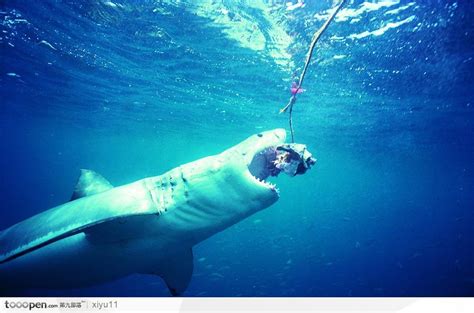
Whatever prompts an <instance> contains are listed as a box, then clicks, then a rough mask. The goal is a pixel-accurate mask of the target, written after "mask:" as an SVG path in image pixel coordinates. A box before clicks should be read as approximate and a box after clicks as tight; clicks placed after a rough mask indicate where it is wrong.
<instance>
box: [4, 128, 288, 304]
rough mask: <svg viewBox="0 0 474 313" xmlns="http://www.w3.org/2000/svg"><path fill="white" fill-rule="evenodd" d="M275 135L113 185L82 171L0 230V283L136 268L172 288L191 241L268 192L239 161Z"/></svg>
mask: <svg viewBox="0 0 474 313" xmlns="http://www.w3.org/2000/svg"><path fill="white" fill-rule="evenodd" d="M285 138H286V133H285V131H284V130H283V129H275V130H272V131H267V132H263V133H260V134H256V135H253V136H251V137H249V138H248V139H246V140H244V141H243V142H241V143H239V144H237V145H236V146H233V147H231V148H229V149H227V150H225V151H224V152H222V153H220V154H217V155H214V156H209V157H205V158H202V159H199V160H197V161H194V162H191V163H187V164H184V165H181V166H178V167H177V168H174V169H172V170H170V171H168V172H166V173H164V174H163V175H160V176H155V177H149V178H144V179H141V180H139V181H136V182H133V183H131V184H127V185H124V186H119V187H113V186H112V185H111V184H110V183H109V182H108V181H107V180H105V179H104V178H103V177H102V176H100V175H99V174H97V173H95V172H93V171H88V170H82V173H81V176H80V178H79V181H78V183H77V185H76V188H75V190H74V193H73V196H72V198H71V201H70V202H67V203H65V204H62V205H59V206H57V207H54V208H52V209H49V210H47V211H44V212H42V213H40V214H37V215H35V216H33V217H31V218H29V219H26V220H24V221H22V222H20V223H18V224H15V225H13V226H11V227H10V228H8V229H6V230H3V231H2V232H0V290H2V291H3V292H6V293H8V292H9V291H10V293H13V292H14V290H22V289H28V288H47V289H67V288H80V287H86V286H91V285H95V284H100V283H104V282H107V281H111V280H114V279H118V278H121V277H124V276H127V275H130V274H134V273H143V274H155V275H158V276H160V277H161V278H163V279H164V281H165V283H166V285H167V286H168V288H169V290H170V292H171V294H172V295H180V294H182V293H183V292H184V291H185V289H186V287H187V286H188V283H189V281H190V279H191V276H192V271H193V253H192V247H193V246H194V245H196V244H197V243H199V242H201V241H203V240H205V239H206V238H208V237H210V236H212V235H214V234H216V233H217V232H220V231H222V230H224V229H226V228H228V227H229V226H231V225H233V224H235V223H237V222H239V221H241V220H243V219H245V218H246V217H248V216H250V215H252V214H254V213H255V212H257V211H260V210H262V209H265V208H267V207H269V206H270V205H272V204H273V203H275V202H276V201H277V200H278V198H279V195H278V190H277V189H276V187H275V186H274V185H272V184H271V183H267V182H265V181H264V180H263V179H260V178H257V177H255V176H254V175H252V173H251V172H250V171H249V166H250V164H251V162H252V160H253V159H254V157H255V156H256V155H258V154H259V153H262V151H265V149H269V148H272V147H275V146H277V145H281V144H283V143H284V141H285ZM253 167H256V166H253Z"/></svg>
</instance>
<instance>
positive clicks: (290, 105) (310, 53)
mask: <svg viewBox="0 0 474 313" xmlns="http://www.w3.org/2000/svg"><path fill="white" fill-rule="evenodd" d="M344 2H345V0H341V2H339V4H338V5H337V6H336V8H335V9H334V11H333V12H332V13H331V15H329V18H328V19H327V20H326V22H324V24H323V26H321V28H320V29H319V30H318V31H317V32H316V33H315V34H314V35H313V39H312V40H311V44H310V46H309V50H308V54H307V55H306V62H305V64H304V68H303V72H302V73H301V76H300V79H299V80H298V85H297V87H296V89H295V91H294V92H293V91H292V95H291V98H290V101H289V102H288V104H287V105H286V106H285V107H283V108H282V109H280V113H284V112H286V111H287V110H288V109H289V117H288V122H289V124H290V131H291V142H292V143H294V142H295V135H294V130H293V105H294V104H295V102H296V95H297V94H298V91H300V90H301V86H302V85H303V80H304V76H305V75H306V71H307V70H308V66H309V62H310V61H311V57H312V56H313V50H314V47H315V46H316V43H317V42H318V40H319V38H320V37H321V35H322V34H323V32H324V31H325V30H326V28H328V26H329V23H331V21H332V20H333V19H334V17H335V16H336V14H337V12H339V10H340V9H341V7H342V5H343V4H344Z"/></svg>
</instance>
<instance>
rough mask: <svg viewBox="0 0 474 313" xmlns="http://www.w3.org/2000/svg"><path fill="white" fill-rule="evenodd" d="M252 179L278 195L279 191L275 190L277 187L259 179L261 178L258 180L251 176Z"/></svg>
mask: <svg viewBox="0 0 474 313" xmlns="http://www.w3.org/2000/svg"><path fill="white" fill-rule="evenodd" d="M252 177H253V178H254V179H255V180H256V181H258V182H259V183H260V184H262V185H264V186H265V187H267V188H270V189H271V190H273V191H275V192H276V193H277V194H278V195H279V194H280V190H279V189H278V188H277V186H276V185H275V184H273V183H271V182H267V181H266V180H264V179H261V178H258V177H255V176H253V175H252Z"/></svg>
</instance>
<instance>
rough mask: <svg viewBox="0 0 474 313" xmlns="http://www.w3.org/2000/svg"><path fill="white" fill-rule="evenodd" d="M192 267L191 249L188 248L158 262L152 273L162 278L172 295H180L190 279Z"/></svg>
mask: <svg viewBox="0 0 474 313" xmlns="http://www.w3.org/2000/svg"><path fill="white" fill-rule="evenodd" d="M193 267H194V264H193V251H192V249H188V250H185V251H182V252H180V253H178V254H176V255H174V256H173V257H171V258H167V259H166V261H164V262H160V264H159V266H158V269H157V270H156V271H152V274H156V275H159V276H160V277H161V278H163V280H164V281H165V283H166V286H168V289H169V291H170V293H171V294H172V295H173V296H180V295H181V294H182V293H183V292H184V291H185V290H186V288H187V287H188V285H189V282H190V281H191V276H192V275H193Z"/></svg>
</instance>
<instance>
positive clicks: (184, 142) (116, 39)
mask: <svg viewBox="0 0 474 313" xmlns="http://www.w3.org/2000/svg"><path fill="white" fill-rule="evenodd" d="M334 5H335V3H333V1H305V2H304V3H303V2H297V1H296V0H293V1H292V2H291V1H290V2H286V1H276V0H274V1H270V0H256V1H230V0H228V1H226V0H222V1H218V0H203V1H158V0H154V1H149V0H143V1H125V0H112V1H101V0H96V1H90V0H84V1H66V0H64V1H59V0H58V1H54V0H42V1H9V0H3V1H0V48H1V55H0V56H1V61H0V62H1V63H0V89H1V94H0V96H1V101H0V145H1V153H0V170H1V173H2V174H1V179H0V193H1V204H0V207H1V209H0V210H1V211H0V229H5V228H7V227H9V226H11V225H12V224H14V223H17V222H19V221H21V220H23V219H25V218H28V217H30V216H32V215H34V214H36V213H39V212H41V211H44V210H46V209H48V208H51V207H53V206H56V205H59V204H61V203H64V202H66V201H68V200H69V198H70V196H71V193H72V190H73V187H74V184H75V182H76V179H77V177H78V175H79V169H81V168H87V169H93V170H95V171H97V172H98V173H100V174H102V175H103V176H104V177H106V178H107V179H108V180H109V181H110V182H111V183H112V184H114V185H121V184H126V183H129V182H132V181H135V180H138V179H141V178H144V177H148V176H155V175H159V174H162V173H163V172H164V171H166V170H169V169H171V168H174V167H176V166H178V165H180V164H183V163H186V162H189V161H193V160H195V159H197V158H200V157H204V156H207V155H211V154H215V153H218V152H220V151H222V150H224V149H225V148H227V147H230V146H232V145H234V144H236V143H238V142H239V141H241V140H243V139H245V138H246V137H248V136H249V135H251V134H254V133H258V132H260V131H263V130H268V129H273V128H277V127H285V128H287V129H288V127H287V126H288V116H287V115H286V114H278V110H279V109H280V108H281V107H283V106H284V105H285V104H286V103H287V101H288V99H289V97H290V91H289V88H290V86H291V82H292V81H294V79H295V78H296V77H298V76H299V74H300V73H301V70H302V67H303V65H304V61H305V55H306V52H307V49H308V46H309V43H310V41H311V38H312V36H313V34H314V33H315V32H316V31H317V30H318V29H319V27H320V26H321V25H322V24H323V23H324V21H325V19H326V18H327V16H328V13H329V12H330V11H328V10H329V9H330V8H331V7H333V6H334ZM473 16H474V4H472V3H470V2H469V1H459V2H457V1H441V0H440V1H403V0H400V1H398V0H381V1H367V2H363V1H358V0H357V1H356V0H354V1H346V4H345V6H344V7H343V9H342V10H341V11H340V12H339V14H338V16H337V17H336V18H335V20H334V21H333V22H332V23H331V24H330V25H329V28H328V29H327V30H326V32H325V33H324V34H323V36H322V38H321V40H320V41H319V42H318V44H317V46H316V50H315V53H314V55H313V59H312V62H311V65H310V67H309V69H308V73H307V74H306V79H305V82H304V86H303V88H304V89H306V92H304V93H302V94H300V95H298V101H297V102H296V104H295V109H294V117H293V118H294V124H295V140H296V142H300V143H304V144H306V145H307V146H308V148H309V150H310V151H311V152H312V153H313V154H314V156H315V157H316V158H317V159H318V162H317V164H316V166H315V167H314V168H313V169H311V171H309V172H308V173H307V174H305V175H304V176H298V177H295V178H289V177H278V179H276V180H274V182H276V183H277V184H278V186H279V189H280V193H281V198H280V200H279V201H278V202H277V203H276V204H274V205H273V206H272V207H270V208H268V209H265V210H263V211H261V212H259V213H257V214H255V215H253V216H251V217H249V218H248V219H246V220H244V221H242V222H240V223H238V224H236V225H234V226H232V227H231V228H229V229H227V230H225V231H223V232H221V233H219V234H217V235H215V236H213V237H211V238H210V239H208V240H206V241H204V242H202V243H200V244H199V245H198V246H196V247H195V248H194V264H195V269H194V275H193V278H192V280H191V283H190V285H189V288H188V289H187V291H186V292H185V294H184V295H185V296H474V226H473V225H474V212H473V209H474V76H473V62H474V60H473V57H474V37H473V35H474V23H473ZM288 135H289V133H288ZM282 176H283V175H282ZM117 262H120V260H117ZM104 266H107V264H104ZM65 279H74V273H71V276H70V277H66V278H65ZM21 295H25V296H168V295H169V292H168V290H167V288H166V286H165V284H164V283H163V281H162V280H161V279H160V278H158V277H153V276H145V275H133V276H130V277H127V278H124V279H121V280H118V281H114V282H111V283H108V284H104V285H99V286H94V287H90V288H83V289H76V290H59V291H58V290H29V291H26V292H24V293H23V294H21Z"/></svg>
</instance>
